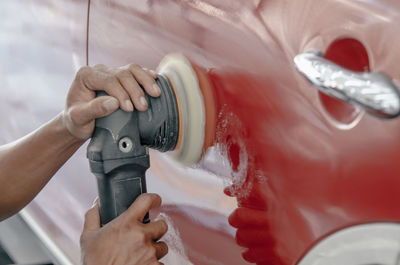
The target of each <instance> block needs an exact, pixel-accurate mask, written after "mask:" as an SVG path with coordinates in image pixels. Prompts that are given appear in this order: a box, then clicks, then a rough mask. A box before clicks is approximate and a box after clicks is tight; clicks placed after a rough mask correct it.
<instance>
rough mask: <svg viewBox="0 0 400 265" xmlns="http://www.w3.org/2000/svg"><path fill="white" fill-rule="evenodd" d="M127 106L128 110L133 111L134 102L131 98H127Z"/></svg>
mask: <svg viewBox="0 0 400 265" xmlns="http://www.w3.org/2000/svg"><path fill="white" fill-rule="evenodd" d="M125 106H126V109H127V110H128V111H133V104H132V102H131V101H130V100H129V99H127V100H125Z"/></svg>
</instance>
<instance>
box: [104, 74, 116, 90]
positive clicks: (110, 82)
mask: <svg viewBox="0 0 400 265" xmlns="http://www.w3.org/2000/svg"><path fill="white" fill-rule="evenodd" d="M115 81H116V79H115V76H113V75H108V76H107V77H106V78H105V83H106V86H107V87H109V88H113V86H114V85H115Z"/></svg>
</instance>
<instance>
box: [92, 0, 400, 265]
mask: <svg viewBox="0 0 400 265" xmlns="http://www.w3.org/2000/svg"><path fill="white" fill-rule="evenodd" d="M399 8H400V7H399V5H398V4H397V3H396V2H395V1H384V2H382V1H380V2H379V4H378V2H374V1H370V2H368V3H367V2H361V1H356V2H355V1H340V3H338V2H336V1H327V0H326V1H305V0H304V1H296V2H293V1H246V2H243V1H148V2H145V3H144V2H143V3H142V4H137V3H131V2H129V1H122V0H109V1H92V7H91V19H90V23H91V24H90V32H89V63H90V64H95V63H106V64H112V65H119V64H127V63H130V62H136V63H139V64H142V65H144V66H146V67H151V68H154V67H156V65H157V63H158V62H159V61H160V59H161V58H162V57H163V56H164V55H166V54H167V53H170V52H177V51H178V52H182V53H183V54H185V55H186V56H188V57H189V58H190V59H191V60H192V61H193V62H194V63H195V64H198V65H199V66H201V67H203V68H205V69H208V73H207V76H208V78H209V81H210V82H211V84H212V87H213V91H214V92H215V95H216V108H217V110H216V111H217V116H218V120H217V126H216V128H217V130H216V140H215V142H214V148H212V150H211V151H210V153H211V154H212V155H213V156H214V157H217V158H215V160H213V164H218V163H221V164H223V163H229V164H228V165H229V166H228V167H225V168H222V169H218V170H215V168H212V166H209V164H208V163H209V161H207V158H205V160H204V161H202V162H201V163H200V168H202V169H205V171H208V172H210V171H211V172H212V173H213V174H212V177H213V178H222V179H223V182H222V183H221V184H222V185H221V186H220V188H221V189H222V188H223V187H222V186H224V185H226V186H227V188H226V189H225V194H227V195H230V196H233V198H235V199H236V200H237V208H236V207H235V208H236V209H234V211H233V214H232V215H231V216H230V217H229V218H228V216H227V215H226V212H224V213H222V214H221V216H220V218H221V219H222V220H223V219H225V218H226V219H228V220H229V224H230V225H231V226H233V227H234V228H238V230H237V231H236V233H235V234H236V235H235V236H234V235H232V233H231V232H225V233H224V234H225V235H226V236H225V239H224V241H225V242H227V244H229V245H231V247H230V249H227V247H226V246H225V247H219V246H221V242H219V241H218V242H214V237H213V236H212V235H213V234H220V233H221V232H220V231H219V230H220V228H219V227H218V226H217V225H216V224H215V223H211V226H209V225H208V226H207V225H206V223H207V221H205V220H204V216H203V215H202V214H201V212H202V209H201V208H205V206H199V205H197V206H193V207H194V209H196V211H195V212H194V213H190V219H189V220H187V222H189V223H192V224H193V225H194V226H193V227H192V228H191V230H190V231H189V228H187V227H185V225H184V224H183V223H181V222H179V221H177V219H176V217H175V215H173V214H171V213H170V212H169V208H168V207H169V206H165V208H163V209H162V212H163V213H164V214H165V215H167V216H170V222H171V223H172V224H175V223H179V225H177V226H176V227H177V229H178V230H179V232H180V234H181V240H182V243H183V249H185V250H186V252H185V253H186V256H185V259H186V262H191V263H193V264H247V263H248V262H250V263H257V264H285V265H286V264H287V265H288V264H295V263H296V262H297V261H298V260H299V259H300V258H301V257H302V255H303V254H305V253H306V251H307V250H308V249H309V248H310V247H311V246H313V245H314V244H315V243H316V242H318V241H319V240H321V239H322V238H323V237H325V236H326V235H328V234H330V233H332V232H334V231H336V230H338V229H340V228H343V227H346V226H350V225H353V224H358V223H367V222H374V221H384V220H385V221H388V220H389V221H399V220H400V211H399V210H400V206H399V205H398V200H399V195H398V194H399V192H398V187H399V184H400V183H399V182H400V180H399V179H398V177H397V176H398V173H397V169H398V167H399V166H398V160H399V158H400V141H399V140H397V139H398V133H399V129H400V123H399V121H398V120H393V121H386V120H379V119H376V118H374V117H371V116H368V115H366V114H364V113H363V112H362V111H359V110H357V109H355V108H354V107H352V106H350V105H347V104H346V103H341V102H339V103H338V102H335V100H332V99H331V98H328V97H326V96H324V95H319V93H318V91H317V90H316V89H315V88H314V87H312V86H311V85H309V84H308V83H307V82H306V81H305V80H304V79H303V78H302V76H301V75H299V74H298V73H297V72H296V71H295V69H294V67H293V61H292V60H293V57H294V56H295V55H296V54H297V53H300V52H304V51H307V50H312V49H317V50H320V51H321V52H324V53H325V52H326V56H327V58H329V59H331V60H333V61H335V62H337V63H339V64H341V65H343V66H345V67H347V68H349V69H353V70H357V71H364V70H368V69H369V68H370V69H371V70H379V71H383V72H385V73H387V74H388V75H389V76H390V77H391V78H393V79H394V80H395V82H398V78H399V72H400V71H399V70H400V68H399V67H398V66H397V65H396V63H395V61H393V60H394V58H397V57H399V53H398V52H395V51H393V50H392V49H390V48H389V46H388V45H386V44H385V43H386V42H391V43H392V45H393V43H399V39H398V38H397V37H394V36H393V34H391V33H389V32H397V31H398V29H397V28H396V26H395V24H396V23H395V21H399V13H398V12H399V11H400V9H399ZM104 17H107V18H110V19H109V20H104V19H103V18H104ZM378 29H381V30H380V31H379V30H378ZM377 34H378V35H379V36H378V37H377ZM106 36H107V37H106ZM346 38H353V40H351V39H350V40H349V39H347V40H346ZM343 39H345V40H343ZM338 40H339V41H338ZM357 40H358V41H357ZM335 115H337V117H335ZM152 162H153V171H152V172H153V173H154V175H151V177H149V179H151V178H152V180H151V181H152V182H153V184H152V185H150V186H149V187H150V191H157V192H160V194H161V195H162V196H164V197H167V198H168V199H167V200H166V204H167V205H171V206H174V207H176V209H180V210H179V211H181V212H182V214H184V215H185V214H187V213H186V212H185V210H184V209H183V206H182V205H185V204H187V202H185V200H184V199H183V197H180V196H179V195H175V196H173V197H170V195H168V194H167V193H170V192H171V191H170V190H168V191H164V190H162V189H158V188H157V182H158V179H163V178H164V179H166V180H165V181H166V182H169V181H170V179H178V180H174V181H173V183H174V184H175V185H176V184H177V183H180V181H182V182H184V179H185V178H186V179H187V178H190V176H188V174H187V173H186V171H184V170H180V171H179V170H177V169H176V168H177V166H176V165H172V164H170V163H169V162H165V161H163V160H160V161H159V160H158V159H156V158H153V161H152ZM163 163H166V164H165V165H163V166H165V167H167V168H169V171H167V173H166V171H164V170H163V171H162V172H157V167H159V164H163ZM154 168H155V169H154ZM198 170H199V169H197V171H198ZM182 171H183V172H182ZM199 174H201V173H199ZM204 174H205V173H204ZM186 181H187V180H186ZM174 184H171V186H172V188H173V189H176V194H178V190H180V189H182V187H183V186H186V185H187V184H186V183H180V184H181V185H182V187H178V186H174ZM229 184H231V185H229ZM186 188H188V189H190V191H191V192H192V195H190V196H192V197H195V195H196V194H200V193H201V192H200V191H199V189H191V188H190V187H187V186H186ZM221 189H220V190H219V191H218V192H222V190H221ZM196 197H197V199H198V200H200V201H203V200H209V197H203V198H202V197H201V196H200V195H199V196H196ZM180 198H182V199H180ZM220 200H222V201H223V200H224V199H223V198H221V199H220ZM216 203H217V200H215V203H214V205H213V206H211V205H208V206H209V207H210V206H211V210H212V211H215V212H218V208H219V207H218V206H216V205H217V204H216ZM177 211H178V210H177ZM209 222H210V221H209ZM225 225H226V223H224V226H225ZM195 227H196V228H200V227H202V228H203V229H206V230H201V231H202V232H197V230H196V229H195ZM205 231H210V233H206V232H205ZM227 231H230V230H227ZM186 234H191V235H192V237H187V236H185V235H186ZM210 234H211V236H210ZM234 237H235V238H234ZM199 242H201V243H199ZM234 243H235V244H236V245H240V246H241V247H244V248H246V249H247V250H246V251H245V252H244V254H243V257H244V259H237V258H236V259H235V261H234V262H232V261H228V257H230V256H232V255H237V252H241V250H240V249H239V248H237V247H236V246H234V245H233V244H234ZM210 245H212V246H213V247H212V248H215V247H217V248H218V251H212V250H210ZM199 253H200V255H201V257H199ZM167 263H168V262H167ZM169 263H173V262H171V261H170V262H169Z"/></svg>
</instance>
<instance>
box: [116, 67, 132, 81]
mask: <svg viewBox="0 0 400 265" xmlns="http://www.w3.org/2000/svg"><path fill="white" fill-rule="evenodd" d="M116 76H117V77H118V78H120V79H125V78H131V77H132V74H131V72H129V71H128V70H125V69H123V70H119V71H118V72H117V73H116Z"/></svg>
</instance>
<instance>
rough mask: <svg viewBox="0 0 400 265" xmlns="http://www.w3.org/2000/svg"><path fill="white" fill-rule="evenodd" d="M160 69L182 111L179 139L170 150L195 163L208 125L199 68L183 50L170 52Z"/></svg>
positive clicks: (179, 158) (173, 153)
mask: <svg viewBox="0 0 400 265" xmlns="http://www.w3.org/2000/svg"><path fill="white" fill-rule="evenodd" d="M157 70H158V72H159V73H160V74H162V75H164V76H166V77H167V78H168V79H169V81H170V83H171V85H172V87H173V89H174V92H175V95H176V99H177V105H178V111H179V136H178V142H177V144H176V147H175V149H174V150H173V151H172V152H171V153H170V154H171V156H172V157H174V158H175V159H176V160H177V161H178V162H180V163H181V164H183V165H186V166H190V165H193V164H195V163H196V162H198V161H199V160H200V158H201V155H202V153H203V148H204V142H205V125H206V113H205V106H204V99H203V95H202V91H201V88H200V86H199V80H198V78H197V76H196V72H195V71H194V69H193V68H192V65H191V63H190V61H189V60H188V59H186V58H185V57H184V56H183V55H181V54H170V55H167V56H166V57H165V58H164V59H163V60H162V61H161V63H160V65H159V67H158V69H157Z"/></svg>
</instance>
